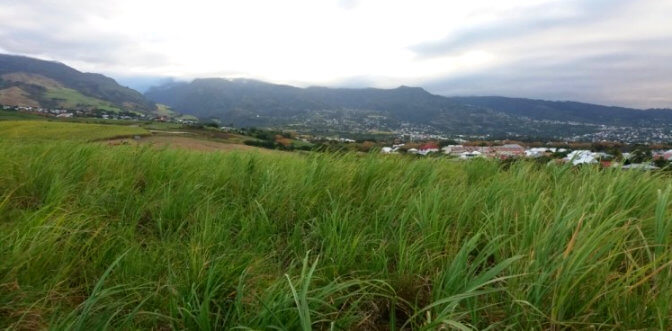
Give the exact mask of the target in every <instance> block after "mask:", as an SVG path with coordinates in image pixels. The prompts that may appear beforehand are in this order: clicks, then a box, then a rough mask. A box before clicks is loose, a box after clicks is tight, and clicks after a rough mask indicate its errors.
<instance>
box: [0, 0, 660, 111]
mask: <svg viewBox="0 0 672 331" xmlns="http://www.w3.org/2000/svg"><path fill="white" fill-rule="evenodd" d="M670 17H672V0H637V1H632V0H507V1H491V0H487V1H486V0H471V1H455V0H413V1H410V0H409V1H398V0H326V1H315V0H286V1H275V0H245V1H207V0H190V1H170V0H161V1H159V0H143V1H137V0H109V1H89V0H59V1H55V0H3V1H0V51H2V52H6V53H12V54H22V55H28V56H35V57H39V58H43V59H51V60H58V61H61V62H64V63H66V64H68V65H71V66H74V67H76V68H78V69H80V70H83V71H91V72H102V73H105V74H108V75H111V76H113V77H117V78H120V80H121V81H123V82H129V84H132V82H133V77H142V78H143V79H145V81H146V79H147V77H176V78H180V79H191V78H195V77H248V78H256V79H262V80H267V81H272V82H278V83H289V84H295V85H300V86H307V85H328V86H353V87H364V86H376V87H395V86H398V85H402V84H403V85H418V86H424V87H426V88H427V89H428V90H430V91H431V92H434V93H440V94H446V95H507V96H520V97H534V98H547V99H565V100H566V99H573V100H579V101H587V102H597V103H603V104H617V105H624V106H636V107H671V106H672V65H671V64H670V61H669V59H670V58H672V19H670Z"/></svg>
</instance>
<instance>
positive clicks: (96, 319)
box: [0, 143, 672, 330]
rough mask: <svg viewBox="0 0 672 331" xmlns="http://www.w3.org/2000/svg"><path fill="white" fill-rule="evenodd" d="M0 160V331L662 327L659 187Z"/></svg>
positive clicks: (377, 160)
mask: <svg viewBox="0 0 672 331" xmlns="http://www.w3.org/2000/svg"><path fill="white" fill-rule="evenodd" d="M0 151H2V153H0V169H1V171H0V328H7V327H8V328H24V329H26V328H27V329H33V328H44V327H51V328H56V329H61V328H68V329H81V330H89V329H104V328H108V329H137V328H141V329H144V328H155V329H158V328H175V329H203V330H216V329H232V328H238V329H267V328H279V329H304V330H306V329H436V328H442V327H444V328H459V329H471V328H476V329H481V328H488V327H490V328H495V329H504V328H514V329H554V328H577V329H578V328H581V329H582V328H589V327H595V328H622V329H632V328H639V329H649V328H651V329H669V328H670V327H671V326H670V317H671V313H670V309H671V306H670V301H671V300H672V277H670V276H671V275H670V268H671V267H672V262H671V261H672V249H671V247H670V239H672V238H671V237H670V236H671V234H670V232H671V231H672V225H670V224H671V222H670V213H669V211H670V206H669V195H670V184H671V183H672V181H671V180H670V178H668V177H666V176H664V175H662V174H655V173H644V172H628V171H621V170H618V169H606V170H599V169H596V168H592V167H583V168H572V167H569V166H557V165H551V166H540V165H536V164H533V163H528V162H520V163H515V164H513V165H512V166H510V167H507V168H506V169H504V168H501V167H500V166H499V165H498V164H497V163H495V162H488V161H480V160H476V161H473V162H465V163H461V162H450V161H446V160H441V159H425V160H410V159H403V158H397V157H381V156H377V155H366V156H362V155H354V154H346V155H329V154H314V155H296V154H290V153H286V154H278V155H276V154H272V155H266V154H255V153H236V152H231V153H227V154H224V153H210V154H206V153H196V152H188V151H177V150H159V151H157V150H155V149H149V148H142V147H137V146H135V147H134V146H120V147H115V148H110V147H106V146H98V145H85V144H76V143H40V144H30V143H24V144H16V143H11V144H10V143H0Z"/></svg>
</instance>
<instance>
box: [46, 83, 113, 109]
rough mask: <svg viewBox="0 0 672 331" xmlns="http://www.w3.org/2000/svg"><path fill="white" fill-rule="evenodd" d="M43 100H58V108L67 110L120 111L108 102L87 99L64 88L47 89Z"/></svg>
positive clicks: (74, 91) (76, 92)
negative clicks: (82, 108)
mask: <svg viewBox="0 0 672 331" xmlns="http://www.w3.org/2000/svg"><path fill="white" fill-rule="evenodd" d="M45 98H48V99H56V100H59V105H60V107H64V108H68V109H74V108H79V107H83V106H84V107H93V108H96V109H102V110H107V111H112V112H118V111H120V109H119V107H116V106H114V105H112V104H110V103H109V102H106V101H103V100H100V99H96V98H92V97H88V96H86V95H83V94H81V93H80V92H78V91H76V90H73V89H69V88H65V87H63V88H55V89H48V90H47V92H46V93H45Z"/></svg>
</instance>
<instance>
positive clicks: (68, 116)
mask: <svg viewBox="0 0 672 331" xmlns="http://www.w3.org/2000/svg"><path fill="white" fill-rule="evenodd" d="M72 115H73V114H72V113H60V114H58V115H56V117H59V118H71V117H72Z"/></svg>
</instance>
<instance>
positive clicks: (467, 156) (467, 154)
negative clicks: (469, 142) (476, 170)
mask: <svg viewBox="0 0 672 331" xmlns="http://www.w3.org/2000/svg"><path fill="white" fill-rule="evenodd" d="M482 156H483V153H481V152H479V151H467V152H462V153H460V159H463V160H467V159H473V158H476V157H482Z"/></svg>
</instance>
